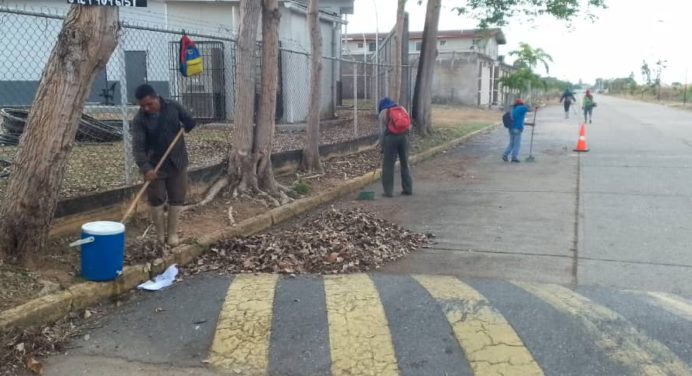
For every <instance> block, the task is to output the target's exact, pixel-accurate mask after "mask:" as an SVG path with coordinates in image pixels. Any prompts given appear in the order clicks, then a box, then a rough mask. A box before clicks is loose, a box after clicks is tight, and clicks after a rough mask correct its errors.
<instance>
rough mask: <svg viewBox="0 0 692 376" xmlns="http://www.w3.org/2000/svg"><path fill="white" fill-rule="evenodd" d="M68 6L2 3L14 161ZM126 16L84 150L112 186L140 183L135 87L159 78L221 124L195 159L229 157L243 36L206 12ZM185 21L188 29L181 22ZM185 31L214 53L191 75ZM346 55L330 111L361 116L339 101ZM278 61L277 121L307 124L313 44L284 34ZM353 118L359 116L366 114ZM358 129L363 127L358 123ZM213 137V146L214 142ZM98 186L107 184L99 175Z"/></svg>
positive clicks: (325, 106) (95, 88)
mask: <svg viewBox="0 0 692 376" xmlns="http://www.w3.org/2000/svg"><path fill="white" fill-rule="evenodd" d="M65 14H66V11H65V10H63V11H59V10H49V9H45V8H41V9H38V10H32V9H14V8H9V7H4V6H2V5H0V43H2V45H3V47H4V49H5V51H9V53H5V54H2V55H1V56H0V124H1V125H0V160H6V161H8V162H11V160H12V159H13V158H14V154H15V153H16V150H17V149H16V145H17V144H18V142H19V138H20V136H21V134H22V132H23V127H24V123H25V120H26V117H27V115H28V113H29V110H30V107H31V104H32V102H33V100H34V97H35V95H36V91H37V89H38V86H39V83H40V80H41V76H42V74H43V69H44V67H45V65H46V63H47V61H48V59H49V56H50V53H51V51H52V49H53V46H54V44H55V42H56V40H57V37H58V34H59V32H60V30H61V28H62V23H63V19H64V17H65ZM120 16H121V32H120V35H119V43H118V45H117V47H116V49H115V51H114V52H113V54H112V56H111V58H110V59H109V61H108V63H107V66H106V68H105V69H103V70H102V71H101V72H98V73H97V75H96V78H95V79H94V82H93V84H92V87H91V89H90V91H89V94H88V97H87V101H86V104H85V107H84V110H83V116H82V120H81V122H80V125H79V131H78V135H77V139H76V141H77V142H78V145H79V152H80V153H85V154H87V151H89V150H90V149H91V151H89V153H88V154H89V155H88V156H87V158H86V160H85V162H84V163H85V164H90V165H99V166H100V167H98V168H96V169H100V170H102V171H103V172H104V173H106V172H107V173H108V174H109V175H111V176H113V178H112V179H113V180H114V181H111V182H110V183H109V184H108V186H118V185H123V184H131V183H134V182H136V181H138V179H140V176H139V173H138V172H137V170H136V166H135V164H134V162H133V158H132V155H131V139H130V132H129V129H130V123H131V121H132V120H133V118H134V116H135V114H136V113H137V111H138V109H139V108H138V106H137V105H136V103H135V99H134V91H135V88H136V87H137V86H139V85H141V84H144V83H147V84H149V85H151V86H153V87H154V88H155V89H156V90H157V92H158V93H159V94H160V95H162V96H163V97H166V98H171V99H174V100H176V101H178V102H180V103H181V104H182V105H183V106H184V107H185V108H187V109H188V110H189V111H190V112H191V113H192V115H193V117H195V118H196V119H197V120H198V122H199V123H207V124H209V125H208V126H207V127H205V129H207V130H215V131H216V133H214V134H213V137H212V136H210V134H211V132H209V133H204V132H195V135H191V137H197V138H202V139H204V145H202V146H201V150H199V151H196V152H195V153H194V154H196V155H197V156H199V155H200V154H201V155H202V157H200V158H199V159H202V160H203V161H201V162H198V163H197V164H196V162H195V161H192V163H193V166H196V167H201V165H206V164H212V163H218V162H220V161H221V160H222V159H223V156H224V155H225V153H226V152H227V150H228V142H230V141H229V135H230V127H232V121H233V118H234V99H235V98H234V93H235V90H234V88H235V85H234V81H235V73H236V72H235V59H236V48H237V45H236V41H235V39H234V38H235V35H234V34H233V31H232V30H230V29H227V28H224V27H221V26H219V27H218V28H217V27H215V26H214V25H211V24H210V25H205V22H204V21H203V20H194V19H184V20H181V19H175V20H172V21H171V20H168V22H167V23H166V25H162V24H158V23H157V22H160V21H159V20H158V19H157V18H156V17H154V16H153V14H149V13H146V14H144V13H143V14H138V15H137V17H128V14H126V12H123V11H121V14H120ZM132 20H137V22H138V23H135V22H133V21H132ZM145 23H146V24H145ZM183 24H185V25H187V30H183V28H182V27H180V26H181V25H183ZM172 25H176V26H172ZM190 26H192V27H195V29H192V28H191V27H190ZM217 29H218V30H217ZM200 30H201V31H200ZM183 35H188V36H189V37H190V38H191V39H192V40H193V41H194V42H195V44H196V46H197V47H198V49H199V50H200V53H201V55H202V58H203V62H204V71H203V73H202V74H201V75H198V76H194V77H188V78H186V77H183V76H182V75H181V74H180V73H179V71H178V68H179V66H178V59H177V57H178V54H179V48H180V44H179V41H180V38H181V37H182V36H183ZM337 41H338V39H337ZM326 48H327V47H326ZM261 54H262V52H261V43H258V46H257V50H256V60H257V67H256V70H255V72H256V74H257V80H256V96H258V95H259V93H260V76H261V69H262V61H261ZM343 64H344V61H343V59H340V58H338V57H330V56H325V57H323V58H322V79H321V91H322V92H321V108H320V111H321V115H322V119H325V120H329V119H334V118H335V116H337V114H338V116H341V117H342V120H346V121H350V120H351V119H350V114H349V116H347V117H346V119H344V118H343V115H344V111H343V109H342V108H341V107H338V106H337V98H338V97H339V96H340V94H341V84H342V78H341V71H342V65H343ZM278 68H279V86H278V90H277V123H280V124H281V123H288V124H294V125H295V127H304V126H305V122H306V119H307V114H308V110H309V97H310V52H309V50H306V46H304V45H301V44H300V43H299V42H296V41H294V40H283V39H282V41H281V50H280V54H279V67H278ZM352 120H353V121H357V116H356V117H354V118H353V119H352ZM219 135H223V136H219ZM356 135H361V133H359V132H358V131H357V129H356V132H355V133H354V137H355V136H356ZM210 137H211V138H213V139H212V140H211V141H212V144H213V146H209V142H208V141H209V140H208V138H210ZM194 141H195V140H194V139H193V140H191V142H190V143H188V147H191V145H190V144H192V143H193V142H194ZM220 146H223V147H220ZM73 154H75V153H73ZM77 154H79V153H77ZM191 154H192V153H191ZM71 158H72V157H71ZM79 165H80V164H75V163H73V162H72V161H71V162H70V167H69V168H68V170H72V169H78V168H79V167H78V166H79ZM105 170H107V171H105ZM71 172H74V171H68V175H69V174H70V173H71ZM104 187H105V185H104ZM93 189H94V190H97V189H102V188H101V186H100V185H99V184H95V185H94V187H93Z"/></svg>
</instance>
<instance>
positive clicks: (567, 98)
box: [560, 89, 577, 119]
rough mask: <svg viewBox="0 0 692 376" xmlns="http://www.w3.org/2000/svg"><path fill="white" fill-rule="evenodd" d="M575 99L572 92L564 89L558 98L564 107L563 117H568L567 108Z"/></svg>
mask: <svg viewBox="0 0 692 376" xmlns="http://www.w3.org/2000/svg"><path fill="white" fill-rule="evenodd" d="M576 101H577V98H575V97H574V94H572V92H571V91H570V90H569V89H565V92H564V93H563V94H562V97H561V98H560V103H562V105H563V106H564V107H565V119H569V108H570V107H572V102H576Z"/></svg>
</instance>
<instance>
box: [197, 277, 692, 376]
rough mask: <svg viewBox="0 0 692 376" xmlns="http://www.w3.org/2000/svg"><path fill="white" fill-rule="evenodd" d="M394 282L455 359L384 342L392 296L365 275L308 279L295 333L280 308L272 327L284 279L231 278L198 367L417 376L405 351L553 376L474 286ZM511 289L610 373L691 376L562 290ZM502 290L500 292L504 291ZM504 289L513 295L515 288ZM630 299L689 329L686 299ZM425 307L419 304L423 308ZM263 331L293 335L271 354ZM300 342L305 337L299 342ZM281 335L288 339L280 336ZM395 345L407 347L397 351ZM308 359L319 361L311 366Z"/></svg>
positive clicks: (447, 280)
mask: <svg viewBox="0 0 692 376" xmlns="http://www.w3.org/2000/svg"><path fill="white" fill-rule="evenodd" d="M383 278H386V277H382V276H380V277H378V279H377V281H381V280H382V279H383ZM404 278H407V281H409V282H410V283H411V284H412V286H419V287H418V289H419V290H420V291H419V292H416V291H414V290H415V289H413V290H406V291H413V292H412V293H415V294H418V295H420V296H423V295H425V296H426V298H425V299H427V300H425V299H423V300H421V299H420V296H419V297H418V298H419V299H418V300H417V301H419V302H420V301H427V302H431V303H430V304H434V305H435V307H436V308H435V309H439V312H440V313H441V314H442V315H440V316H439V318H435V319H434V320H433V321H432V322H433V323H442V322H445V321H446V322H445V323H444V324H441V325H443V326H447V325H448V328H449V331H448V332H446V333H449V334H448V335H450V337H449V339H450V340H451V341H454V340H455V339H456V342H457V343H455V344H454V346H458V347H457V350H454V351H450V350H449V348H448V346H449V344H447V345H445V346H447V347H444V346H443V347H439V348H438V347H436V346H439V345H436V344H434V343H433V344H420V345H417V344H416V341H417V340H418V338H406V337H407V335H409V334H407V333H412V332H411V331H407V330H406V329H405V328H404V329H403V330H398V331H397V333H398V334H397V335H396V336H393V335H392V330H391V328H402V327H397V325H399V323H398V320H397V316H396V315H397V313H396V312H397V310H396V309H394V308H392V306H390V305H389V304H390V303H388V304H386V305H385V304H384V303H383V300H382V299H381V294H382V291H390V293H389V295H388V296H389V297H391V296H392V293H391V291H393V290H382V289H386V288H387V286H388V285H387V284H386V283H385V284H382V283H380V282H378V283H377V284H376V283H375V282H374V281H373V279H372V277H371V276H370V275H367V274H353V275H341V276H325V277H320V278H319V279H318V280H314V279H313V280H312V282H311V283H312V286H313V290H310V291H311V293H310V294H311V295H310V296H313V295H315V294H317V295H321V294H324V295H323V296H320V298H319V299H316V300H310V301H311V302H312V304H313V305H314V307H313V306H305V307H302V308H301V309H302V312H316V314H315V315H310V319H309V320H308V319H305V320H303V322H300V323H296V322H295V321H291V320H298V321H300V320H301V319H300V317H296V316H295V315H288V316H286V312H290V309H286V308H283V309H282V310H280V311H281V312H283V314H281V315H279V317H278V318H277V317H275V315H276V311H277V310H276V309H275V305H276V304H280V303H281V304H286V302H294V303H295V304H300V299H294V298H293V296H292V295H288V296H287V294H289V293H288V292H287V291H291V292H290V294H295V293H296V291H298V290H295V288H294V289H285V290H284V291H283V292H277V291H278V290H281V289H280V288H279V287H280V286H284V285H282V284H283V283H291V279H290V278H279V277H278V276H276V275H269V274H259V275H239V276H236V277H235V278H234V279H233V281H232V282H231V285H230V287H229V289H228V292H227V295H226V298H225V302H224V304H223V307H222V310H221V312H220V314H219V319H218V323H217V327H216V331H215V334H214V339H213V343H212V346H211V348H210V351H209V355H208V363H209V365H210V366H211V367H212V368H214V369H218V370H221V371H223V372H224V373H230V374H236V375H250V376H252V375H273V374H284V373H282V368H281V366H282V362H287V363H288V364H290V365H291V367H292V368H291V369H292V370H295V369H300V367H299V366H297V365H296V364H297V363H300V362H305V363H304V364H310V365H313V366H312V367H311V368H310V369H312V370H319V371H315V372H317V373H315V374H331V375H335V376H339V375H377V376H379V375H399V374H402V375H406V374H414V375H417V374H422V373H416V371H415V369H416V368H415V367H419V366H420V365H415V364H413V365H412V364H411V363H410V359H409V358H407V355H406V351H410V350H411V349H412V348H414V349H417V350H416V351H423V352H424V351H431V352H438V353H439V352H440V351H442V352H446V353H447V354H452V353H454V354H457V355H454V356H455V357H456V358H458V357H459V356H462V357H465V359H464V360H463V361H464V362H466V363H467V364H468V365H469V369H470V371H465V372H461V371H458V370H451V371H446V372H442V373H440V374H450V375H452V374H453V375H457V374H458V375H465V374H468V372H471V374H472V375H474V376H490V375H505V376H509V375H517V376H531V375H543V374H555V370H553V371H552V372H548V371H550V370H549V369H546V368H544V367H543V365H542V364H541V362H539V361H538V359H543V360H545V359H546V357H545V356H546V355H545V352H544V353H543V355H542V356H543V357H542V358H541V357H538V356H537V355H536V354H533V353H532V351H530V350H529V349H530V348H532V349H533V347H531V346H527V338H522V337H521V336H520V335H519V334H518V332H517V331H516V330H515V328H514V327H513V326H512V324H510V322H513V321H512V320H509V319H511V317H509V318H508V317H505V316H504V315H503V313H502V312H501V311H500V310H498V309H497V308H495V307H494V306H493V303H492V300H490V299H488V298H486V296H484V294H481V292H479V290H477V289H475V288H474V287H472V285H474V286H475V284H468V283H465V282H462V281H461V280H459V279H457V278H454V277H446V276H426V275H416V276H410V277H404ZM413 281H415V282H413ZM409 282H407V283H409ZM513 284H514V285H515V286H517V287H519V288H520V289H523V290H525V291H526V292H528V293H530V294H531V295H533V296H535V297H536V298H538V300H537V301H539V302H541V304H543V305H544V306H545V308H544V309H545V310H551V312H558V313H559V315H560V316H561V317H566V318H567V319H568V320H570V321H571V322H574V323H576V326H575V327H578V328H580V329H579V330H580V331H581V332H580V333H579V335H580V336H581V337H580V338H586V339H587V340H588V341H591V342H592V343H593V345H592V346H593V349H600V352H601V353H602V355H603V357H604V359H608V360H609V361H611V362H612V363H613V364H615V365H617V367H620V368H618V369H625V370H627V373H625V374H631V375H647V376H648V375H672V376H692V371H690V364H689V363H686V362H689V359H686V360H682V359H681V358H680V357H679V356H678V355H676V353H675V352H673V351H672V350H671V348H668V347H667V346H666V345H664V344H663V343H661V342H659V341H658V340H656V339H654V338H651V337H650V336H648V335H646V334H645V333H644V332H643V331H641V330H640V329H638V328H637V327H636V325H634V324H633V323H631V322H630V321H628V320H627V319H626V318H625V317H623V316H621V315H620V314H619V313H617V312H615V311H614V310H612V309H610V308H608V307H606V306H604V305H601V304H598V303H596V302H594V301H593V300H591V299H589V298H587V297H586V296H584V295H581V294H579V293H577V292H575V291H574V290H571V289H569V288H566V287H562V286H558V285H552V284H537V283H526V282H513ZM505 285H507V286H510V284H509V283H505ZM510 287H511V286H510ZM513 288H515V291H516V287H513ZM378 289H379V290H378ZM480 290H481V291H485V292H486V295H487V293H491V294H492V290H490V291H487V290H485V289H483V288H481V289H480ZM277 294H278V295H277ZM640 295H642V296H644V297H645V298H646V299H647V300H650V301H651V302H652V303H654V305H655V307H660V308H661V309H663V310H666V311H668V312H670V313H673V314H675V315H676V316H677V317H679V318H681V322H683V323H685V322H689V321H686V320H691V318H692V304H690V301H689V300H687V299H684V298H681V297H679V296H676V295H672V294H663V293H640ZM282 296H283V298H282ZM394 296H395V297H397V296H398V295H394ZM527 296H528V295H527ZM633 296H635V295H633ZM635 297H636V296H635ZM401 298H402V299H406V297H401ZM387 299H390V298H387ZM397 304H398V303H397ZM428 304H429V303H426V307H427V306H428ZM281 307H285V306H281ZM399 307H401V306H399ZM404 307H406V306H405V305H404ZM398 309H399V310H400V309H401V308H398ZM411 309H412V310H415V309H416V307H415V306H412V307H411ZM651 309H653V307H651ZM306 310H307V311H306ZM558 313H555V314H558ZM551 314H552V313H551ZM388 315H389V317H388ZM391 315H394V316H391ZM671 317H672V316H671ZM445 318H446V320H445ZM277 320H278V321H277ZM423 321H424V320H423ZM691 321H692V320H691ZM409 322H411V321H409ZM272 325H279V326H278V327H277V328H279V330H278V332H277V333H281V332H282V329H281V328H283V327H282V326H281V325H291V327H293V328H300V329H294V330H293V331H289V332H290V333H293V334H291V336H290V337H291V338H283V337H287V336H284V335H280V334H276V333H275V334H274V335H275V336H277V335H278V336H279V337H281V338H282V340H281V341H278V340H276V341H278V342H280V344H277V342H276V341H275V340H274V339H273V337H272ZM293 325H298V326H293ZM536 325H541V323H536ZM442 328H443V330H445V329H444V327H442ZM687 330H688V331H689V329H687ZM303 332H310V333H307V335H305V336H303V335H302V333H303ZM283 333H288V332H287V331H285V330H283ZM402 333H403V334H402ZM522 333H526V326H523V329H522ZM402 336H403V337H404V338H403V339H402V338H401V337H402ZM294 337H295V338H294ZM394 337H396V341H395V340H394ZM529 337H531V336H529ZM274 338H276V337H274ZM286 339H288V340H286ZM293 339H295V340H296V341H298V340H306V339H307V340H309V341H312V343H308V344H305V343H303V344H301V346H294V348H295V349H297V348H300V350H295V351H293V352H292V351H291V348H292V346H291V345H290V344H291V340H293ZM402 340H404V341H410V342H412V343H413V344H412V345H406V346H402V345H401V341H402ZM536 340H540V338H539V339H537V338H536V337H535V336H534V337H531V338H528V344H529V345H531V343H532V342H531V341H536ZM397 341H398V342H397ZM273 342H274V343H273ZM533 343H535V342H533ZM287 344H288V346H289V347H286V348H283V347H280V348H281V349H282V351H281V352H280V353H281V354H284V355H282V356H281V357H285V356H286V354H289V356H291V355H293V357H292V358H291V359H277V352H272V346H279V345H280V346H286V345H287ZM417 346H418V347H417ZM327 348H328V350H327ZM286 349H288V350H286ZM320 349H322V350H320ZM459 350H461V352H459ZM534 350H535V349H534ZM401 351H404V353H402V352H401ZM272 354H274V358H272ZM314 354H320V355H319V356H318V357H317V355H314ZM538 355H540V351H539V354H538ZM423 358H424V357H423ZM456 358H455V359H456ZM417 359H418V358H417ZM320 367H322V368H320ZM407 367H408V368H407ZM412 367H413V368H412ZM411 369H413V370H414V371H411ZM286 374H300V372H297V373H296V372H293V373H290V372H289V373H286ZM311 374H312V373H311Z"/></svg>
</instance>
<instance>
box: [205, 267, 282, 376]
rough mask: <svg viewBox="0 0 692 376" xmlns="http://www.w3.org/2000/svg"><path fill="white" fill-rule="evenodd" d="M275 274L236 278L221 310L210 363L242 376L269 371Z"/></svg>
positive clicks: (245, 275)
mask: <svg viewBox="0 0 692 376" xmlns="http://www.w3.org/2000/svg"><path fill="white" fill-rule="evenodd" d="M277 280H278V277H277V276H276V275H275V274H261V275H256V276H255V275H248V274H242V275H238V276H236V277H235V279H234V280H233V283H232V284H231V287H230V288H229V289H228V294H227V295H226V301H225V303H224V304H223V307H222V309H221V314H220V315H219V321H218V324H217V329H216V333H215V335H214V342H213V343H212V346H211V350H210V353H209V359H208V362H209V364H210V365H211V366H212V367H214V368H217V369H223V370H228V371H231V372H233V373H236V374H241V375H264V374H266V372H267V364H268V358H267V356H268V351H269V335H270V330H271V322H272V305H273V302H274V290H275V287H276V282H277Z"/></svg>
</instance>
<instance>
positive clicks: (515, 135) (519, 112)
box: [502, 99, 529, 163]
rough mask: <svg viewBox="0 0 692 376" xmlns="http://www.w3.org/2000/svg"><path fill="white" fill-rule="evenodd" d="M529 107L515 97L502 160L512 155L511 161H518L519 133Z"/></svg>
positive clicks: (506, 159)
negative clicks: (507, 139)
mask: <svg viewBox="0 0 692 376" xmlns="http://www.w3.org/2000/svg"><path fill="white" fill-rule="evenodd" d="M528 112H529V108H528V107H526V105H525V104H524V101H523V100H522V99H517V100H516V101H515V102H514V106H513V108H512V124H511V127H509V128H508V131H509V145H507V149H505V152H504V154H502V160H503V161H505V162H508V161H509V156H510V155H511V156H512V162H513V163H519V148H520V147H521V133H522V132H523V131H524V120H525V119H526V114H527V113H528Z"/></svg>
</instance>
